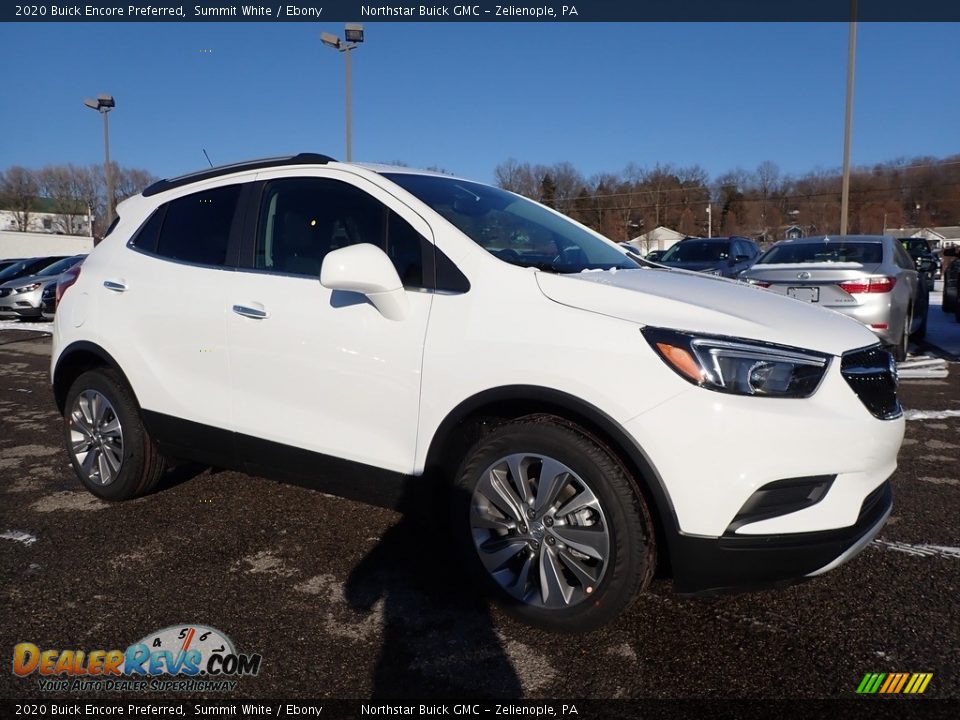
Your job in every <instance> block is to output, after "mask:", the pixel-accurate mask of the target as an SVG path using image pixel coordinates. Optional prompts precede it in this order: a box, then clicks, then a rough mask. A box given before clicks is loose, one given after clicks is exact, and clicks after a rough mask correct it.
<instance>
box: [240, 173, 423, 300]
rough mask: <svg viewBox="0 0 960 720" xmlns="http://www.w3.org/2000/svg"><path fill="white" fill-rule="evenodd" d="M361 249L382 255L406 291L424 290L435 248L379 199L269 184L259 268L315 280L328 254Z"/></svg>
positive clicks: (324, 183)
mask: <svg viewBox="0 0 960 720" xmlns="http://www.w3.org/2000/svg"><path fill="white" fill-rule="evenodd" d="M360 243H370V244H371V245H376V246H377V247H379V248H380V249H381V250H384V251H385V252H386V253H387V255H388V256H389V257H390V259H391V260H392V261H393V265H394V267H395V268H396V269H397V274H398V275H399V276H400V279H401V280H402V281H403V284H404V285H406V286H408V287H422V286H423V285H424V279H423V254H424V252H425V251H430V250H432V245H430V244H429V243H428V242H427V241H426V240H425V239H424V238H423V237H422V236H421V235H420V234H419V233H418V232H417V231H416V230H414V229H413V228H412V227H411V226H410V224H409V223H407V222H406V221H405V220H404V219H403V218H401V217H400V216H399V215H397V214H396V213H395V212H393V211H392V210H390V209H389V208H388V207H387V206H386V205H384V204H383V203H381V202H380V201H379V200H377V199H376V198H374V197H372V196H370V195H369V194H367V193H366V192H364V191H363V190H360V189H359V188H357V187H354V186H353V185H350V184H348V183H344V182H340V181H339V180H329V179H326V178H289V179H284V180H275V181H273V182H270V183H268V184H267V186H266V189H265V191H264V194H263V202H262V205H261V209H260V227H259V229H258V232H257V250H256V256H255V259H254V265H255V267H257V268H260V269H263V270H272V271H275V272H282V273H292V274H295V275H309V276H311V277H317V276H319V275H320V268H321V266H322V265H323V259H324V258H325V257H326V256H327V254H328V253H330V252H332V251H334V250H339V249H340V248H344V247H348V246H350V245H358V244H360Z"/></svg>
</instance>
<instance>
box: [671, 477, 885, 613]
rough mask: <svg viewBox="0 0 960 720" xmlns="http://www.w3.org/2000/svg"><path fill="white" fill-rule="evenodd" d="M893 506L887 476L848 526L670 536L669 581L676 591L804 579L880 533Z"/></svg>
mask: <svg viewBox="0 0 960 720" xmlns="http://www.w3.org/2000/svg"><path fill="white" fill-rule="evenodd" d="M892 507H893V493H892V491H891V489H890V481H889V480H886V481H884V482H883V483H882V484H881V485H880V486H879V487H878V488H876V490H874V491H873V492H871V493H870V495H868V496H867V497H866V498H865V499H864V501H863V505H862V506H861V508H860V515H859V516H858V518H857V522H856V523H855V524H853V525H851V526H850V527H846V528H839V529H837V530H823V531H820V532H809V533H791V534H781V535H734V534H725V535H723V536H721V537H718V538H702V537H693V536H690V535H683V534H681V535H679V536H677V537H676V538H675V539H674V540H673V547H671V560H672V563H673V583H674V589H675V590H676V592H678V593H681V594H695V595H709V594H714V593H722V592H731V591H741V590H750V589H760V588H764V587H772V586H777V585H786V584H791V583H795V582H799V581H801V580H805V579H807V578H810V577H814V576H816V575H820V574H821V573H825V572H827V571H829V570H832V569H833V568H835V567H838V566H839V565H842V564H843V563H845V562H847V561H848V560H850V559H851V558H853V557H854V556H855V555H857V554H858V553H859V552H860V551H861V550H863V549H864V548H865V547H866V546H867V545H869V544H870V541H871V540H873V538H874V537H875V536H876V535H877V533H878V532H880V529H881V528H882V527H883V525H884V523H885V522H886V521H887V518H888V517H889V516H890V510H891V508H892Z"/></svg>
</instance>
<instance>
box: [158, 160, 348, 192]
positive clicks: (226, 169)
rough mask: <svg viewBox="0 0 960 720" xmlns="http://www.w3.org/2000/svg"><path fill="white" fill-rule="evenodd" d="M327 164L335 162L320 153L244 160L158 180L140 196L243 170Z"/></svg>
mask: <svg viewBox="0 0 960 720" xmlns="http://www.w3.org/2000/svg"><path fill="white" fill-rule="evenodd" d="M329 162H336V161H335V160H334V159H333V158H332V157H328V156H327V155H321V154H320V153H299V154H297V155H285V156H283V157H274V158H261V159H260V160H246V161H244V162H238V163H233V164H232V165H220V166H218V167H214V168H208V169H206V170H199V171H197V172H193V173H188V174H186V175H180V176H179V177H175V178H169V179H167V180H158V181H157V182H155V183H153V184H152V185H150V186H149V187H148V188H147V189H146V190H144V191H143V193H142V195H143V196H144V197H150V196H151V195H157V194H158V193H162V192H165V191H167V190H172V189H173V188H176V187H181V186H182V185H189V184H190V183H194V182H198V181H200V180H209V179H210V178H215V177H220V176H221V175H229V174H230V173H235V172H241V171H243V170H259V169H261V168H268V167H279V166H283V165H326V164H327V163H329Z"/></svg>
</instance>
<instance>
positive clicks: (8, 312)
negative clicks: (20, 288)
mask: <svg viewBox="0 0 960 720" xmlns="http://www.w3.org/2000/svg"><path fill="white" fill-rule="evenodd" d="M40 292H41V291H40V290H33V291H31V292H26V293H14V294H11V295H6V296H5V297H2V298H0V319H4V320H12V319H16V318H38V317H40Z"/></svg>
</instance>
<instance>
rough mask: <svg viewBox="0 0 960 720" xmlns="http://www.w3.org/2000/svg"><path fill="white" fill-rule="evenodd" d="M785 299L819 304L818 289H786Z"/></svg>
mask: <svg viewBox="0 0 960 720" xmlns="http://www.w3.org/2000/svg"><path fill="white" fill-rule="evenodd" d="M787 297H792V298H796V299H797V300H803V301H804V302H808V303H815V302H820V288H818V287H788V288H787Z"/></svg>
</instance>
